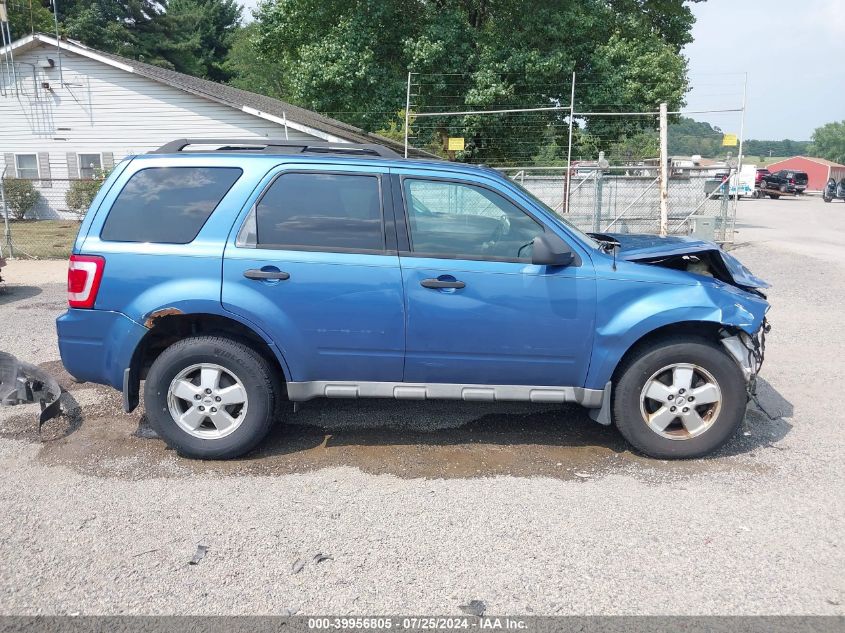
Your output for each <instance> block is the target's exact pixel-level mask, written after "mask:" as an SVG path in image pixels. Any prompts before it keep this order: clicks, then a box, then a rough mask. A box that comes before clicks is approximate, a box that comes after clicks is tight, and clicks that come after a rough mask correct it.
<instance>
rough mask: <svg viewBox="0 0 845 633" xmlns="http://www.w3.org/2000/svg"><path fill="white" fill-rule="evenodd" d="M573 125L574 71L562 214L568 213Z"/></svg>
mask: <svg viewBox="0 0 845 633" xmlns="http://www.w3.org/2000/svg"><path fill="white" fill-rule="evenodd" d="M574 126H575V72H573V73H572V93H571V96H570V98H569V148H568V149H567V150H566V189H565V191H566V200H564V202H563V213H564V215H568V214H569V197H570V196H569V187H570V185H572V128H573V127H574Z"/></svg>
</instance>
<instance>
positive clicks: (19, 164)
mask: <svg viewBox="0 0 845 633" xmlns="http://www.w3.org/2000/svg"><path fill="white" fill-rule="evenodd" d="M15 169H16V170H17V174H18V178H28V179H30V180H36V179H37V178H38V155H37V154H16V155H15Z"/></svg>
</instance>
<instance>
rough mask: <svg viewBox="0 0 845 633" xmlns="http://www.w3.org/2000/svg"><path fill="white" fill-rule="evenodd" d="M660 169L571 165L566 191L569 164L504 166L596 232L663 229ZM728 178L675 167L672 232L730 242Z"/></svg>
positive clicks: (671, 180) (556, 207) (577, 222)
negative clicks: (554, 166)
mask: <svg viewBox="0 0 845 633" xmlns="http://www.w3.org/2000/svg"><path fill="white" fill-rule="evenodd" d="M658 171H659V168H658V167H657V166H656V165H638V166H628V167H606V168H600V167H596V166H573V168H572V173H571V174H570V182H569V191H568V192H567V180H566V168H565V167H559V168H552V167H524V168H508V169H502V170H501V172H502V173H504V174H505V175H507V176H508V177H510V178H511V179H513V180H515V181H516V182H518V183H519V184H520V185H522V186H523V187H524V188H525V189H527V190H528V191H530V192H531V193H532V194H534V195H535V196H536V197H538V198H539V199H540V200H542V201H543V202H544V203H545V204H547V205H548V206H549V207H551V208H552V209H553V210H554V211H555V213H558V214H559V215H561V216H563V217H565V218H567V219H568V220H570V221H571V222H572V223H573V224H575V225H576V226H578V227H579V228H581V229H582V230H585V231H592V232H597V233H658V232H659V230H660V188H659V177H658ZM726 177H727V174H725V173H719V172H717V171H715V170H713V169H700V168H692V169H689V168H673V169H671V170H670V177H669V181H668V194H669V196H668V199H669V232H670V233H673V234H676V235H677V234H681V235H686V234H689V233H692V232H694V233H696V235H699V236H700V237H703V238H706V239H711V240H716V241H728V240H729V238H730V236H731V235H732V234H733V211H732V205H731V204H730V203H729V202H730V201H729V198H728V193H729V192H728V189H727V186H726V185H725V183H726V182H727V178H726ZM567 197H568V198H569V200H568V204H567Z"/></svg>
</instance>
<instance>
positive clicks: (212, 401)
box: [167, 363, 248, 440]
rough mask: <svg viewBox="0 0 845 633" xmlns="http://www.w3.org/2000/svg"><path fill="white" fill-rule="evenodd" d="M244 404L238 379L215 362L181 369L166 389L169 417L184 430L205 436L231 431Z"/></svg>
mask: <svg viewBox="0 0 845 633" xmlns="http://www.w3.org/2000/svg"><path fill="white" fill-rule="evenodd" d="M247 405H248V398H247V393H246V389H245V388H244V385H243V383H242V382H241V381H240V379H239V378H238V377H237V376H236V375H235V374H233V373H232V372H231V371H229V370H228V369H226V368H225V367H222V366H221V365H217V364H215V363H200V364H197V365H191V366H190V367H187V368H185V369H183V370H182V371H180V372H179V373H178V374H177V375H176V377H175V378H174V379H173V380H172V381H171V383H170V387H169V388H168V390H167V407H168V409H169V411H170V416H171V417H172V418H173V421H174V422H176V424H177V425H178V426H179V428H181V429H182V430H183V431H185V432H186V433H188V434H190V435H193V436H194V437H198V438H201V439H206V440H208V439H220V438H223V437H226V436H227V435H229V434H231V433H233V432H234V431H235V430H236V429H237V428H238V427H239V426H240V425H241V423H242V422H243V420H244V418H245V417H246V412H247Z"/></svg>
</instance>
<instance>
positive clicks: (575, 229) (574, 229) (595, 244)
mask: <svg viewBox="0 0 845 633" xmlns="http://www.w3.org/2000/svg"><path fill="white" fill-rule="evenodd" d="M508 181H509V182H510V183H511V184H512V185H513V186H515V187H516V188H517V189H519V190H520V191H521V192H522V193H524V194H525V195H526V196H528V198H529V199H531V200H532V201H533V202H535V203H537V205H538V206H540V207H542V208H543V209H545V210H546V211H548V212H549V215H550V216H552V218H553V219H554V220H555V221H556V222H559V223H560V224H561V225H562V226H565V227H566V228H567V229H569V230H570V231H572V232H573V233H575V235H577V236H578V237H579V238H581V240H582V241H583V242H584V243H585V244H587V245H588V246H590V247H592V248H595V249H598V248H599V243H598V242H597V241H596V240H594V239H593V238H592V237H590V236H589V235H587V234H586V233H584V231H582V230H581V229H579V228H578V227H577V226H575V225H574V224H573V223H572V222H570V221H569V220H567V219H565V218H563V217H561V216H560V215H559V214H558V213H557V212H556V211H555V210H554V209H552V208H551V207H550V206H549V205H547V204H546V203H545V202H543V201H542V200H540V198H538V197H537V196H535V195H534V194H533V193H531V192H530V191H529V190H528V189H526V188H525V187H523V186H522V185H521V184H519V183H518V182H517V181H515V180H511V179H510V178H508Z"/></svg>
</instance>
